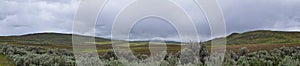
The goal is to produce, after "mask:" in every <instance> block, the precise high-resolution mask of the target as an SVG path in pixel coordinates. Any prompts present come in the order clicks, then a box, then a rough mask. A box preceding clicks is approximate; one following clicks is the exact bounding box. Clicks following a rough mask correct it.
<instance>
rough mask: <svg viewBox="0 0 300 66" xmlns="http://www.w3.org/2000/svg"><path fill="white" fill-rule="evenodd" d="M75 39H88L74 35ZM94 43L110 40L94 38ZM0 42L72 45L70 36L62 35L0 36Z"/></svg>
mask: <svg viewBox="0 0 300 66" xmlns="http://www.w3.org/2000/svg"><path fill="white" fill-rule="evenodd" d="M75 36H77V37H90V36H82V35H75ZM95 41H110V39H105V38H99V37H95ZM0 42H2V43H3V42H9V43H20V44H54V45H57V44H59V45H72V34H62V33H35V34H27V35H20V36H1V37H0Z"/></svg>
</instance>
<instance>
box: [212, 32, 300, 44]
mask: <svg viewBox="0 0 300 66" xmlns="http://www.w3.org/2000/svg"><path fill="white" fill-rule="evenodd" d="M226 38H227V39H226V40H227V44H297V43H300V32H285V31H269V30H258V31H249V32H245V33H232V34H231V35H229V36H227V37H226ZM214 40H216V39H214ZM210 42H211V41H208V42H207V43H210Z"/></svg>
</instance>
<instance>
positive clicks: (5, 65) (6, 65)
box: [0, 54, 15, 66]
mask: <svg viewBox="0 0 300 66" xmlns="http://www.w3.org/2000/svg"><path fill="white" fill-rule="evenodd" d="M0 60H1V61H0V66H15V65H14V64H13V63H11V62H10V60H9V59H7V58H6V57H5V56H4V55H2V54H0Z"/></svg>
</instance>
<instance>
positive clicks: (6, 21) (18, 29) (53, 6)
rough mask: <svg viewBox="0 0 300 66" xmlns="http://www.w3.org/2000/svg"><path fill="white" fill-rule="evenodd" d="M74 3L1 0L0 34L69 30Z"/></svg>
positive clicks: (45, 0) (42, 0)
mask: <svg viewBox="0 0 300 66" xmlns="http://www.w3.org/2000/svg"><path fill="white" fill-rule="evenodd" d="M63 1H64V2H63ZM76 4H77V2H75V1H66V0H61V1H58V0H57V1H51V2H50V1H49V0H30V1H29V0H1V1H0V8H1V11H0V17H1V21H0V29H1V31H0V33H1V34H0V35H18V34H25V33H34V32H45V31H53V32H71V31H72V30H71V29H72V28H71V27H72V19H73V17H74V16H73V15H74V12H75V8H76V6H75V5H76Z"/></svg>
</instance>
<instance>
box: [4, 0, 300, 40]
mask: <svg viewBox="0 0 300 66" xmlns="http://www.w3.org/2000/svg"><path fill="white" fill-rule="evenodd" d="M130 1H131V0H121V1H119V0H110V1H109V2H108V3H107V5H106V7H105V8H104V10H103V12H102V13H100V15H99V17H98V21H97V27H96V29H97V36H99V37H106V38H110V32H111V25H112V22H113V20H114V18H115V17H116V15H117V13H118V12H120V10H121V9H122V8H124V6H125V5H127V4H128V3H129V2H130ZM174 2H175V3H176V4H178V5H180V6H181V7H183V9H184V10H186V12H187V13H188V15H189V16H191V17H192V19H193V21H194V22H195V25H196V26H197V29H198V33H199V35H200V40H208V39H211V36H210V30H209V25H208V23H207V20H206V19H205V17H204V15H203V14H202V12H201V10H200V9H199V8H198V7H197V5H196V4H195V3H194V2H193V1H192V0H174ZM219 2H220V6H221V7H222V10H223V13H224V17H225V20H226V26H227V28H226V30H227V32H228V34H230V33H233V32H245V31H251V30H280V31H300V8H299V7H300V1H299V0H219ZM78 5H79V1H78V0H1V1H0V9H1V10H0V35H2V36H7V35H21V34H27V33H36V32H60V33H70V32H72V24H73V23H72V22H73V18H74V15H75V12H76V8H77V6H78ZM130 36H131V38H133V39H135V40H147V39H151V38H153V37H162V38H165V39H166V40H178V34H177V32H176V30H175V29H174V27H172V25H170V24H169V23H168V22H165V21H163V20H161V19H153V18H150V19H146V20H143V21H141V22H139V23H138V24H136V26H135V27H134V28H133V29H132V31H131V35H130Z"/></svg>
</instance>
